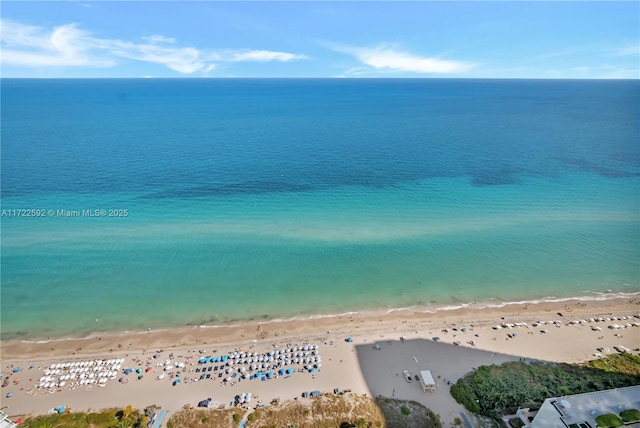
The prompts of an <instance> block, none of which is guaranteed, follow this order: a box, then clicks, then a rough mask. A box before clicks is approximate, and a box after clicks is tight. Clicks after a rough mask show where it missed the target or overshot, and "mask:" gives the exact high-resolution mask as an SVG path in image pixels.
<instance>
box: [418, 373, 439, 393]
mask: <svg viewBox="0 0 640 428" xmlns="http://www.w3.org/2000/svg"><path fill="white" fill-rule="evenodd" d="M420 385H421V386H422V391H423V392H427V391H434V390H435V389H436V382H435V381H434V380H433V375H432V374H431V370H421V371H420Z"/></svg>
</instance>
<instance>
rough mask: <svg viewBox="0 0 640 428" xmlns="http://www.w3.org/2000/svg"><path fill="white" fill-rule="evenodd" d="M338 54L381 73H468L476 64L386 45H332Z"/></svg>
mask: <svg viewBox="0 0 640 428" xmlns="http://www.w3.org/2000/svg"><path fill="white" fill-rule="evenodd" d="M330 46H331V48H332V49H333V50H335V51H338V52H343V53H347V54H350V55H353V56H354V57H356V58H357V59H358V60H359V61H360V62H362V63H363V64H365V65H368V66H370V67H373V68H374V69H376V70H379V71H406V72H413V73H429V74H443V73H460V72H464V71H467V70H469V69H471V68H473V67H474V66H475V64H470V63H465V62H460V61H450V60H443V59H439V58H437V57H422V56H417V55H413V54H411V53H408V52H404V51H401V50H398V49H396V48H393V47H388V46H386V45H384V44H382V45H379V46H377V47H375V48H363V47H353V46H343V45H330Z"/></svg>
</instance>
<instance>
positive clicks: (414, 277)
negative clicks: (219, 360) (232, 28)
mask: <svg viewBox="0 0 640 428" xmlns="http://www.w3.org/2000/svg"><path fill="white" fill-rule="evenodd" d="M638 113H639V112H638V83H637V81H608V82H602V81H499V80H498V81H491V80H489V81H487V80H365V81H359V80H349V81H335V80H333V81H332V80H233V81H230V80H159V81H155V80H64V81H62V80H57V81H56V80H6V79H4V80H3V81H2V209H3V210H9V211H7V212H4V213H3V217H2V273H1V275H2V303H1V304H2V308H1V309H2V315H1V316H2V334H3V338H12V337H23V338H35V337H42V336H65V335H80V334H85V333H87V332H89V331H93V330H133V329H143V328H148V327H151V328H159V327H169V326H179V325H186V324H200V323H220V322H224V321H231V320H244V319H256V318H260V319H262V318H284V317H290V316H301V317H305V316H309V315H312V314H325V313H341V312H346V311H354V310H363V309H370V308H395V307H405V306H409V305H427V306H431V307H442V306H446V305H451V304H460V303H468V302H472V301H492V302H505V301H514V300H536V299H544V298H550V297H569V296H593V295H597V294H598V293H603V292H612V293H618V292H637V291H639V290H640V244H639V243H640V196H639V195H640V168H639V163H640V156H639V153H638V150H639V145H638V127H637V123H636V120H637V117H638ZM15 209H40V210H44V211H43V212H44V213H45V215H44V216H43V217H38V218H32V217H24V216H16V215H15V214H13V213H12V212H11V211H10V210H15ZM102 209H104V210H105V211H106V212H107V216H106V217H98V218H96V217H89V216H83V215H82V210H92V211H93V212H95V211H96V210H98V212H99V211H100V210H102ZM51 210H52V211H51ZM58 210H69V211H74V210H79V211H80V213H79V216H78V217H63V216H61V215H59V214H60V213H58ZM112 210H115V211H114V212H113V214H124V211H123V210H127V215H126V216H118V217H110V216H108V214H109V213H110V211H112ZM50 211H51V212H50ZM96 319H97V320H98V321H97V322H96Z"/></svg>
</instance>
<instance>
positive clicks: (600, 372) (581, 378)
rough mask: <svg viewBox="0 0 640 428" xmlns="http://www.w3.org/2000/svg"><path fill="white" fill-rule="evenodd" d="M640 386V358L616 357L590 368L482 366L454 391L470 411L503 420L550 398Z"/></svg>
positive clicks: (515, 364) (512, 364)
mask: <svg viewBox="0 0 640 428" xmlns="http://www.w3.org/2000/svg"><path fill="white" fill-rule="evenodd" d="M638 383H640V357H638V356H634V355H630V354H620V355H612V356H610V357H607V358H603V359H600V360H596V361H591V362H589V363H587V364H586V365H572V364H544V363H531V364H526V363H524V362H520V361H512V362H507V363H504V364H502V365H501V366H495V365H491V366H482V367H479V368H478V369H477V370H475V371H473V372H471V373H469V374H467V375H466V376H465V377H463V378H462V379H460V380H458V382H457V383H456V384H455V385H453V386H452V387H451V395H452V396H453V397H454V398H455V399H456V401H458V403H460V404H462V405H464V406H465V407H466V408H467V409H468V410H469V411H471V412H473V413H479V414H481V415H485V416H489V417H492V418H499V417H500V416H501V415H502V414H503V412H504V410H505V409H507V408H510V407H518V406H522V407H530V408H532V409H535V408H538V407H539V406H540V405H542V403H543V402H544V400H545V399H546V398H549V397H559V396H563V395H573V394H582V393H585V392H593V391H601V390H606V389H612V388H621V387H625V386H632V385H637V384H638Z"/></svg>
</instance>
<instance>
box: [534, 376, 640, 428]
mask: <svg viewBox="0 0 640 428" xmlns="http://www.w3.org/2000/svg"><path fill="white" fill-rule="evenodd" d="M627 409H638V410H640V385H637V386H630V387H627V388H616V389H609V390H606V391H597V392H589V393H586V394H577V395H569V396H566V397H555V398H547V399H546V400H545V401H544V403H543V404H542V407H540V410H538V414H537V415H536V417H535V418H534V419H533V422H531V424H530V425H529V427H530V428H554V427H558V428H566V427H568V426H570V425H572V424H576V426H578V427H580V428H596V427H597V426H598V424H597V423H596V420H595V419H596V417H597V416H599V415H602V414H605V413H613V414H616V415H619V414H620V412H621V411H623V410H627Z"/></svg>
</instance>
